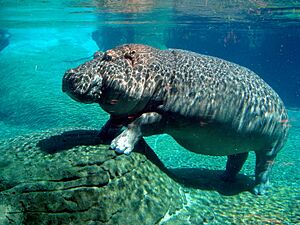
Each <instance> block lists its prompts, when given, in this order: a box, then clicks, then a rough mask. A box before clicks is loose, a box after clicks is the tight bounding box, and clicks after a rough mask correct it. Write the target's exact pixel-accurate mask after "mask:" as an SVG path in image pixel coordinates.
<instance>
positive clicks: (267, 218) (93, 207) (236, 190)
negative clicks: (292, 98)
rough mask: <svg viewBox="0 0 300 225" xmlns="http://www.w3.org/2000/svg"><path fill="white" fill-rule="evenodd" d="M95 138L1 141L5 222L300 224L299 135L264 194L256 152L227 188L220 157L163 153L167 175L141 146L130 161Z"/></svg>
mask: <svg viewBox="0 0 300 225" xmlns="http://www.w3.org/2000/svg"><path fill="white" fill-rule="evenodd" d="M293 132H295V133H297V132H299V129H298V130H297V128H295V129H294V130H293ZM95 136H96V131H93V130H72V131H62V130H55V131H46V132H40V133H35V134H31V135H27V136H21V137H17V138H14V139H7V140H4V141H1V143H0V146H1V148H0V224H1V225H2V224H3V225H6V224H39V225H40V224H146V225H148V224H149V225H152V224H161V225H173V224H220V223H221V224H296V223H300V210H299V205H300V198H299V187H300V185H299V169H298V168H296V163H299V157H298V155H297V153H296V151H295V150H294V148H295V147H296V145H297V143H299V138H298V136H296V135H295V136H293V138H290V139H289V142H288V144H287V147H285V150H284V151H283V154H280V155H279V156H278V162H276V165H275V167H274V171H273V174H274V175H273V176H272V181H273V182H272V183H273V188H272V189H271V190H269V192H268V194H267V195H266V196H255V195H253V194H252V193H251V192H249V190H250V189H251V187H252V186H253V177H251V176H250V174H253V171H252V170H253V168H254V157H253V154H252V155H250V159H248V161H247V164H246V165H245V167H244V170H243V173H244V174H246V175H239V177H238V179H237V181H236V182H234V183H224V182H221V181H220V180H219V175H220V174H221V172H222V171H221V170H222V167H223V165H222V166H220V164H223V162H222V163H221V160H222V161H224V159H223V158H222V157H221V158H220V157H218V158H217V160H214V159H211V157H207V156H199V155H197V156H194V155H189V154H190V153H186V152H177V151H174V152H173V153H172V155H170V154H169V153H168V151H163V150H162V151H161V152H159V154H158V155H159V157H160V158H161V159H162V161H163V162H164V164H165V165H167V167H168V170H167V169H166V167H164V165H163V164H162V163H161V161H160V160H159V158H157V156H156V155H155V154H154V152H153V151H152V149H151V148H149V147H148V146H147V144H146V143H145V142H144V141H142V142H141V143H140V144H139V146H137V148H136V150H135V152H133V153H132V154H130V155H129V156H126V155H117V154H116V153H115V152H114V151H112V150H109V147H108V145H103V144H99V143H97V139H96V138H95ZM169 147H170V146H169ZM168 160H169V161H168ZM196 160H197V161H196ZM197 162H198V164H197ZM189 163H190V164H189ZM193 163H195V164H193ZM216 164H219V167H218V166H216ZM251 164H252V165H251ZM187 165H193V166H190V167H188V166H187ZM201 165H202V166H201ZM250 165H251V166H250ZM250 170H251V171H250Z"/></svg>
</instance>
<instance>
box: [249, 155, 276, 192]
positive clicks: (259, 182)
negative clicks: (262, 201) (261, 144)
mask: <svg viewBox="0 0 300 225" xmlns="http://www.w3.org/2000/svg"><path fill="white" fill-rule="evenodd" d="M255 154H256V166H255V187H254V189H253V192H254V193H255V194H257V195H263V194H265V192H266V190H267V189H268V188H269V186H270V185H269V177H270V173H271V169H272V166H273V163H274V159H275V157H276V155H277V153H276V151H275V150H273V149H272V150H271V151H257V152H255Z"/></svg>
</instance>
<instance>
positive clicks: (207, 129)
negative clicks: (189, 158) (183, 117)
mask: <svg viewBox="0 0 300 225" xmlns="http://www.w3.org/2000/svg"><path fill="white" fill-rule="evenodd" d="M167 133H168V134H169V135H171V136H172V137H173V138H174V140H175V141H176V142H177V143H178V144H180V145H181V146H182V147H184V148H186V149H187V150H189V151H192V152H195V153H199V154H204V155H212V156H225V155H233V154H239V153H244V152H249V151H260V150H261V149H263V148H264V146H266V145H268V143H267V142H268V141H267V140H266V138H262V137H260V135H258V134H253V133H248V134H245V133H241V132H237V131H235V130H234V129H232V128H231V127H230V126H226V125H224V124H217V123H215V124H214V123H212V124H208V123H202V124H201V125H200V126H199V124H198V123H195V122H188V123H185V124H180V126H179V127H178V126H176V127H172V126H170V127H168V128H167Z"/></svg>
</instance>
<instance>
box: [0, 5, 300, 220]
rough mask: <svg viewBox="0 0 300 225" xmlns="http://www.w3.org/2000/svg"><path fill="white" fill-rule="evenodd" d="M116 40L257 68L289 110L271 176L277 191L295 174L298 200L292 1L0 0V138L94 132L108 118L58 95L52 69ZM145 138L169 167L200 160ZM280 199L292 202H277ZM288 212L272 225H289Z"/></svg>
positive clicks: (57, 75)
mask: <svg viewBox="0 0 300 225" xmlns="http://www.w3.org/2000/svg"><path fill="white" fill-rule="evenodd" d="M124 43H143V44H148V45H152V46H155V47H158V48H161V49H166V48H181V49H186V50H192V51H195V52H198V53H202V54H208V55H213V56H218V57H221V58H224V59H227V60H230V61H232V62H235V63H238V64H240V65H243V66H246V67H248V68H250V69H251V70H253V71H255V72H256V73H258V74H259V75H260V76H261V77H262V78H263V79H264V80H265V81H266V82H267V83H268V84H270V86H271V87H273V88H274V89H275V90H276V91H277V92H278V93H279V95H280V96H281V98H282V99H283V101H284V102H285V105H286V106H287V108H288V109H289V115H290V121H291V124H292V129H291V134H290V141H289V142H288V144H287V147H285V149H284V150H285V152H287V153H282V154H283V155H282V158H285V159H286V160H287V163H288V162H290V161H291V163H290V164H287V165H290V167H289V168H287V170H286V171H287V172H285V175H286V176H282V175H277V176H279V177H276V178H278V179H279V181H278V182H279V183H278V184H280V185H281V186H283V187H287V186H288V185H289V184H288V182H285V181H287V180H288V179H289V181H292V180H294V179H296V180H297V179H298V180H297V181H296V183H293V187H296V189H295V188H294V189H293V190H294V191H295V192H296V191H298V197H299V186H298V185H299V183H297V182H298V181H299V176H298V175H297V173H294V174H291V173H292V171H298V172H299V170H297V164H296V163H299V152H298V150H299V149H300V138H299V129H298V128H299V126H300V116H299V115H300V111H299V108H300V74H299V71H300V1H279V0H277V1H271V0H269V1H266V0H248V1H216V0H212V1H210V0H206V1H205V0H204V1H202V0H200V1H151V0H150V1H146V0H141V1H137V0H136V1H134V0H132V1H129V0H128V1H125V0H123V1H92V0H86V1H58V0H57V1H30V0H25V1H17V0H12V1H11V0H1V1H0V139H6V138H11V137H16V136H19V135H24V134H30V133H33V132H39V131H45V130H48V129H54V128H55V129H56V128H64V129H69V128H70V129H71V128H72V129H73V128H76V127H79V128H82V127H88V128H91V129H99V128H100V127H101V126H102V125H103V124H104V122H105V121H106V120H107V118H108V115H107V114H105V113H104V112H103V111H102V110H101V109H100V108H99V107H98V106H96V105H81V104H79V103H76V102H73V101H72V100H71V99H70V98H69V97H67V96H65V95H64V94H63V93H62V92H61V79H62V75H63V73H64V71H65V70H67V69H69V68H72V67H74V66H76V65H79V64H81V63H82V62H84V61H85V60H87V59H84V58H88V57H90V56H91V55H92V54H93V52H95V51H96V50H98V49H100V50H106V49H110V48H112V47H115V46H116V45H120V44H124ZM148 141H149V143H150V144H151V146H152V147H153V148H154V149H155V151H156V152H157V154H158V155H159V156H160V157H161V158H162V160H163V161H164V162H165V163H166V165H167V166H168V167H170V168H182V167H193V168H196V167H199V165H201V160H202V158H198V157H200V156H195V155H194V154H191V153H186V152H184V156H183V157H180V156H178V157H177V156H176V157H175V158H170V157H168V153H167V150H165V149H169V148H173V149H175V150H176V151H175V153H174V155H176V154H178V155H180V154H181V153H180V151H184V150H182V149H181V148H180V147H178V146H177V145H175V144H174V142H173V141H172V140H171V139H169V137H166V136H159V137H154V138H149V139H148ZM0 147H1V146H0ZM284 150H283V151H284ZM289 151H290V152H293V154H290V153H289ZM190 154H191V155H190ZM285 154H286V155H285ZM289 157H290V158H289ZM293 160H294V161H293ZM217 162H219V161H217ZM211 164H212V165H213V164H214V163H213V162H212V163H211ZM216 164H217V163H216ZM219 165H220V167H218V168H220V169H222V167H223V166H224V162H220V163H219ZM202 166H203V165H202ZM252 166H253V165H252ZM275 169H276V168H275ZM277 170H278V171H279V168H277ZM244 172H245V171H244ZM248 172H249V171H248V170H246V172H245V173H246V174H247V173H248ZM252 172H253V168H251V171H250V172H249V173H252ZM289 172H291V173H289ZM280 179H281V180H280ZM295 192H293V194H292V195H291V196H297V194H296V193H295ZM196 196H197V195H194V198H195V199H194V201H195V202H197V197H196ZM281 196H282V195H281ZM191 199H192V200H193V197H191ZM298 199H299V198H298ZM289 200H290V201H295V199H293V198H292V197H291V199H288V200H285V201H284V202H286V201H289ZM278 201H279V202H280V199H279V200H278ZM295 204H296V203H295ZM283 205H284V203H283ZM284 206H285V205H284ZM286 210H291V208H288V209H286ZM294 210H296V209H294ZM295 215H296V216H295ZM297 215H298V216H299V212H293V213H292V214H291V216H290V217H289V221H290V222H289V221H284V220H287V219H286V218H285V219H282V220H281V223H282V224H293V223H296V222H295V221H298V222H299V220H297V218H296V217H297ZM186 216H187V217H188V215H186ZM298 219H299V217H298ZM278 221H280V220H278ZM278 221H277V222H278ZM291 221H294V222H291ZM273 222H274V221H273ZM269 224H271V223H269ZM274 224H275V222H274Z"/></svg>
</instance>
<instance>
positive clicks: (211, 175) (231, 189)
mask: <svg viewBox="0 0 300 225" xmlns="http://www.w3.org/2000/svg"><path fill="white" fill-rule="evenodd" d="M170 172H171V173H172V174H176V175H175V176H174V175H173V177H175V180H176V181H177V182H179V183H181V184H183V185H184V186H186V187H189V188H195V189H202V190H214V191H217V192H219V193H220V194H222V195H227V196H230V195H236V194H239V193H241V192H244V191H249V190H251V189H252V188H253V187H254V181H253V180H252V179H251V178H249V177H248V176H246V175H242V174H239V175H238V176H237V178H236V180H235V181H233V182H224V181H222V180H221V175H222V173H223V172H224V171H223V170H208V169H203V168H179V169H170Z"/></svg>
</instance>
